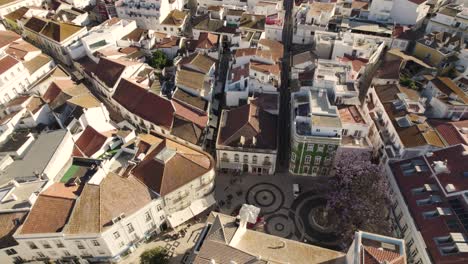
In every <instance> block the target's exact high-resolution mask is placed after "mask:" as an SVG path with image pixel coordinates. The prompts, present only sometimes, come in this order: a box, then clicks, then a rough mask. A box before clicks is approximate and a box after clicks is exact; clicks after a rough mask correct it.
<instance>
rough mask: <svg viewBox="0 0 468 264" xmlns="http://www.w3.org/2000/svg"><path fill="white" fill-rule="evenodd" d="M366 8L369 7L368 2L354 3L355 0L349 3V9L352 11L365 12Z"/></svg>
mask: <svg viewBox="0 0 468 264" xmlns="http://www.w3.org/2000/svg"><path fill="white" fill-rule="evenodd" d="M368 7H369V3H368V2H364V1H356V0H354V1H353V2H352V3H351V8H353V9H365V10H367V8H368Z"/></svg>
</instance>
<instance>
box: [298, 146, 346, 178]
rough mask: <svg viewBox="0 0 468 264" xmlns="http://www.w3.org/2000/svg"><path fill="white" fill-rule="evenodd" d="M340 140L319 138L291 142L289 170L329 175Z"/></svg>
mask: <svg viewBox="0 0 468 264" xmlns="http://www.w3.org/2000/svg"><path fill="white" fill-rule="evenodd" d="M339 145H340V141H339V140H336V139H331V140H330V141H327V140H324V139H318V140H317V141H314V140H313V138H309V140H307V141H296V140H295V139H293V142H292V144H291V155H290V160H289V171H290V172H291V173H293V174H296V175H304V176H329V175H330V172H331V171H332V166H333V161H334V159H335V155H336V150H337V148H338V146H339Z"/></svg>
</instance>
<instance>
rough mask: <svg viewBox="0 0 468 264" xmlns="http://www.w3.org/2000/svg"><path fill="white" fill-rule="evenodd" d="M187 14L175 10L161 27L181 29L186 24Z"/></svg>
mask: <svg viewBox="0 0 468 264" xmlns="http://www.w3.org/2000/svg"><path fill="white" fill-rule="evenodd" d="M186 16H187V13H186V12H184V11H180V10H178V9H173V10H172V11H171V12H170V13H169V14H168V15H167V17H166V18H165V19H164V20H163V21H162V22H161V25H170V26H177V27H180V26H181V25H182V23H183V22H184V19H185V17H186Z"/></svg>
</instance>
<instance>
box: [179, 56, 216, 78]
mask: <svg viewBox="0 0 468 264" xmlns="http://www.w3.org/2000/svg"><path fill="white" fill-rule="evenodd" d="M215 63H216V61H215V60H214V59H213V58H211V57H209V56H207V55H205V54H203V53H198V52H197V53H195V56H193V57H191V58H190V60H188V61H184V60H183V59H182V61H181V66H183V67H188V68H190V69H191V70H194V71H197V72H199V73H203V74H205V75H206V74H208V73H209V71H210V69H211V68H212V67H213V66H214V65H215Z"/></svg>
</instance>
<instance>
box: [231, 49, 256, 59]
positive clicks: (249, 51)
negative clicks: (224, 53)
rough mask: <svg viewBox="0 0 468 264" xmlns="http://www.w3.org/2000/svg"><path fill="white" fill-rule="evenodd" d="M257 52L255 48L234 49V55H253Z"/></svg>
mask: <svg viewBox="0 0 468 264" xmlns="http://www.w3.org/2000/svg"><path fill="white" fill-rule="evenodd" d="M256 52H257V49H256V48H244V49H236V53H235V55H234V56H235V57H236V58H238V57H244V56H254V55H255V54H256Z"/></svg>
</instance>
